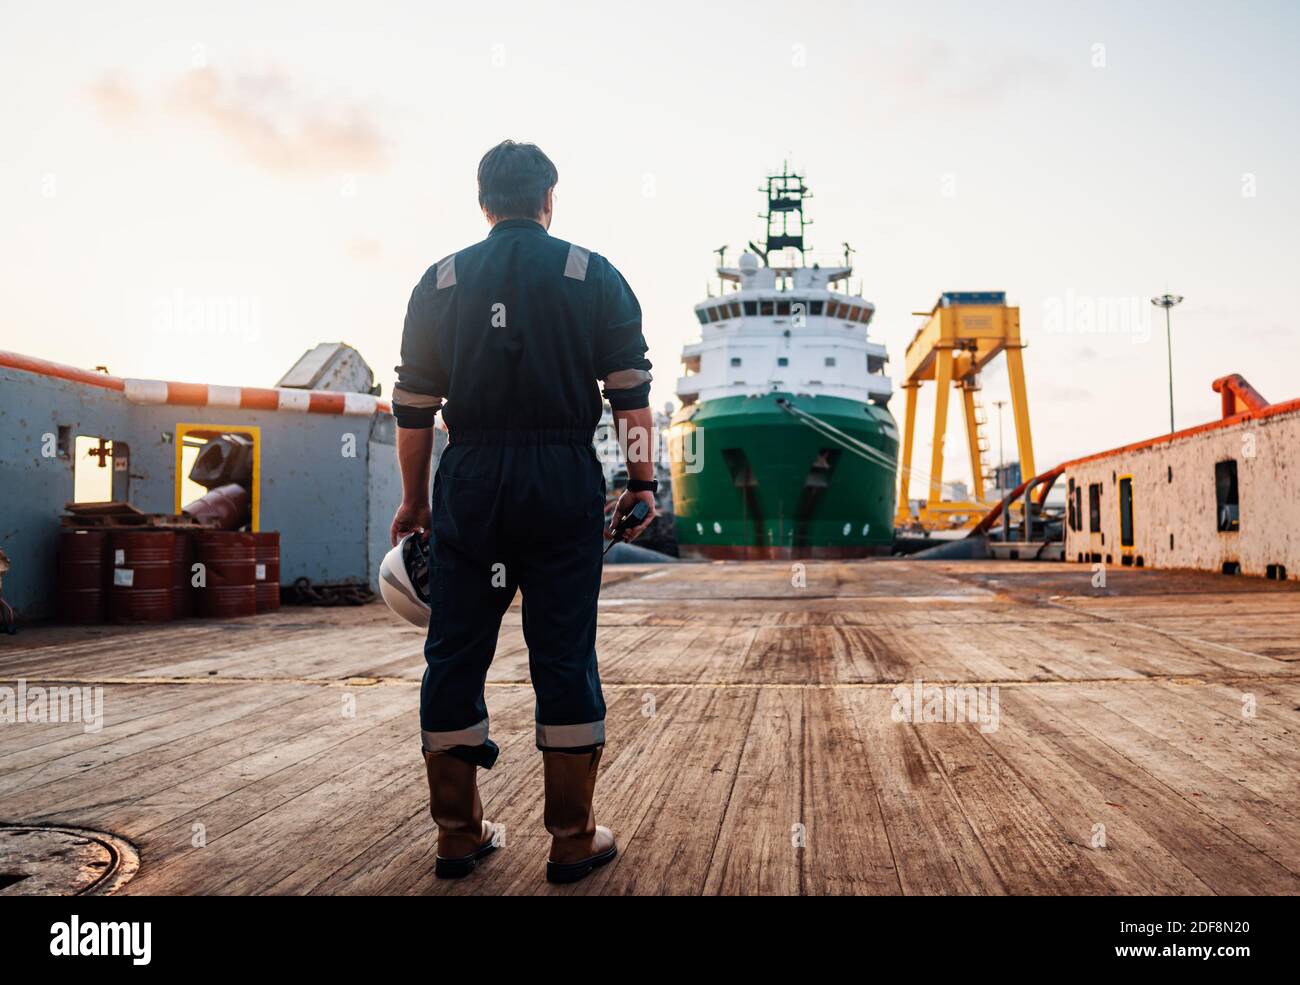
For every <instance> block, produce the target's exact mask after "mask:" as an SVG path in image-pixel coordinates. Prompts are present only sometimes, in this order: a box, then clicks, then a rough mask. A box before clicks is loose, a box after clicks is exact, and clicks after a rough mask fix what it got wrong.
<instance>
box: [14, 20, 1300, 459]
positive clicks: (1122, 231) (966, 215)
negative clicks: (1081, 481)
mask: <svg viewBox="0 0 1300 985" xmlns="http://www.w3.org/2000/svg"><path fill="white" fill-rule="evenodd" d="M181 7H182V5H180V4H175V3H163V2H134V3H132V2H122V3H114V4H111V5H109V4H103V5H97V4H87V3H80V4H69V3H59V2H43V3H14V2H3V3H2V4H0V10H2V11H3V14H2V22H0V86H2V87H3V91H4V92H5V98H4V100H3V102H2V103H0V148H2V150H0V214H2V215H3V222H2V223H0V296H2V297H3V298H4V301H5V310H4V313H3V317H0V348H9V349H16V350H18V351H20V352H24V353H29V354H32V355H37V356H41V357H44V358H48V359H55V360H59V361H65V362H70V363H74V364H77V365H83V366H93V365H96V364H103V365H107V366H108V367H109V368H110V370H111V371H113V372H115V373H117V374H119V375H124V376H138V377H158V378H167V379H181V380H194V381H201V382H211V383H223V384H236V385H238V384H243V385H269V384H272V383H274V382H275V380H276V379H277V378H278V377H279V376H280V374H281V373H283V372H284V371H285V370H286V369H287V368H288V367H289V366H290V365H291V364H292V363H293V361H294V360H295V359H296V358H297V357H298V356H299V355H300V354H301V353H302V351H303V350H305V349H307V348H309V347H310V346H312V345H313V344H315V343H316V342H318V341H338V340H342V341H346V342H348V343H350V344H352V345H354V346H356V347H357V348H358V349H360V350H361V352H362V354H363V355H364V356H365V357H366V358H367V360H368V361H369V362H370V363H371V365H372V366H373V367H374V368H375V371H376V374H377V376H378V378H379V380H380V382H382V383H383V384H384V392H385V394H387V393H388V392H389V391H390V389H391V384H392V378H393V373H392V367H393V365H394V364H395V363H396V361H397V352H398V345H399V340H400V333H401V325H402V316H403V313H404V311H405V306H406V301H407V298H408V296H409V294H410V290H411V287H412V286H413V285H414V284H415V282H416V281H417V280H418V279H419V277H420V275H421V274H422V272H423V271H424V269H425V268H426V267H427V266H428V265H429V264H430V263H432V262H433V261H435V260H437V259H438V258H439V257H441V256H443V255H445V254H447V253H450V252H452V251H453V250H455V249H458V248H460V247H462V246H465V245H467V244H468V243H470V242H472V241H474V240H476V239H478V238H481V236H482V235H483V234H484V233H485V231H486V227H485V226H484V223H483V220H482V218H481V216H480V214H479V212H478V208H477V203H476V201H475V184H474V174H475V167H476V165H477V162H478V159H479V157H480V156H481V155H482V154H483V152H484V151H485V150H486V149H487V148H488V147H490V146H491V145H493V144H494V143H496V142H497V141H499V140H501V139H503V138H505V137H512V138H515V139H519V140H532V141H535V142H537V143H538V144H540V145H541V146H542V147H543V149H544V150H546V152H547V153H548V154H549V155H550V156H551V157H552V158H553V159H554V161H555V162H556V164H557V166H558V168H559V172H560V184H559V187H558V189H557V199H556V217H555V223H554V225H553V227H552V232H553V233H554V234H555V235H557V236H560V237H563V238H565V239H569V240H572V241H575V242H578V243H580V244H582V245H584V246H587V247H589V248H592V249H595V250H598V251H599V252H601V253H603V254H605V255H606V256H608V257H609V258H610V259H611V260H612V261H613V262H614V263H615V264H616V265H617V266H618V267H619V268H620V269H621V270H622V271H623V272H624V274H625V275H626V276H627V278H628V280H629V281H630V282H631V284H632V285H633V287H634V289H635V290H636V291H637V293H638V295H639V296H640V299H641V302H642V307H643V309H644V312H645V334H646V337H647V339H648V340H649V343H650V347H651V352H650V358H651V359H652V361H653V362H654V363H655V367H656V369H655V376H656V383H655V390H654V400H655V402H656V403H657V404H662V403H663V402H665V401H668V400H669V399H671V397H672V391H673V386H674V381H675V378H676V376H677V375H678V373H679V371H680V370H679V361H678V357H679V353H680V349H681V346H682V345H683V344H684V343H686V342H688V341H691V340H692V339H694V338H695V337H696V335H697V331H698V325H697V324H696V322H695V319H694V317H693V315H692V312H691V306H692V305H693V304H694V303H695V302H696V301H698V300H699V299H700V298H701V297H702V296H703V293H704V288H705V285H706V282H707V281H708V280H709V278H710V276H711V272H712V262H713V260H714V257H713V255H712V253H711V251H712V250H713V249H715V248H716V247H718V246H720V245H722V244H723V243H728V244H730V245H731V246H732V248H733V251H734V250H735V249H738V248H739V247H740V246H741V245H742V244H743V243H744V242H745V241H746V240H747V239H750V238H757V237H758V234H759V232H760V229H759V223H758V220H757V219H756V218H755V214H756V213H757V212H758V210H759V207H760V206H761V204H762V201H761V197H760V196H759V194H758V192H757V191H756V189H757V187H758V185H759V183H760V181H761V180H762V178H763V177H764V175H765V174H766V173H767V172H768V171H769V170H771V169H775V168H779V167H780V165H781V162H782V160H784V159H787V158H788V159H789V160H790V162H791V163H792V164H793V165H795V166H796V167H797V168H799V169H800V170H801V171H802V172H803V173H804V174H805V175H806V176H807V180H808V182H809V184H810V186H811V188H812V190H813V192H814V195H815V198H814V199H813V201H812V202H811V203H810V208H809V214H810V217H811V218H812V219H813V220H814V225H813V226H812V228H811V230H810V236H809V239H810V242H811V244H812V246H813V248H814V250H816V251H817V252H820V253H836V252H838V251H839V249H840V243H841V242H842V241H845V240H847V241H849V242H850V243H851V244H852V245H853V246H854V247H855V248H856V249H857V251H858V252H857V256H856V258H855V260H856V266H857V274H858V275H860V277H861V278H862V282H863V289H864V293H865V295H866V296H867V297H868V298H870V299H871V300H872V301H874V303H875V304H876V307H877V312H876V320H875V324H874V327H873V335H874V337H876V338H877V339H879V340H881V341H883V342H885V343H886V344H887V345H888V347H889V349H890V354H891V356H892V359H893V369H894V371H895V373H901V370H902V365H903V352H904V349H905V347H906V344H907V342H908V341H909V340H910V338H911V337H912V334H913V332H914V331H915V330H916V327H917V324H918V319H916V318H914V317H912V315H911V312H913V311H915V310H920V309H924V308H928V307H929V306H930V305H931V303H932V302H933V301H934V299H935V298H936V296H937V295H938V294H939V293H940V292H941V291H944V290H1005V291H1007V292H1008V295H1009V299H1010V301H1011V302H1012V303H1017V304H1019V305H1020V307H1021V324H1022V330H1023V332H1024V335H1025V337H1026V339H1027V340H1028V342H1029V346H1030V347H1029V349H1028V350H1027V352H1026V364H1027V375H1028V386H1029V395H1030V403H1031V411H1032V417H1033V426H1034V430H1035V444H1036V452H1037V459H1038V463H1039V465H1040V466H1042V467H1046V466H1048V465H1051V464H1054V463H1055V462H1058V461H1060V460H1062V459H1064V458H1068V457H1071V456H1074V455H1078V454H1083V453H1086V452H1089V451H1094V450H1100V449H1102V448H1106V447H1110V446H1113V445H1117V444H1122V443H1125V442H1128V441H1132V440H1137V439H1140V438H1145V437H1149V436H1151V435H1154V434H1158V433H1160V432H1161V431H1163V430H1165V429H1167V421H1168V410H1167V399H1168V398H1167V390H1166V375H1165V373H1166V369H1165V347H1164V328H1163V322H1162V321H1148V319H1149V318H1150V317H1151V316H1152V315H1154V314H1156V312H1155V311H1154V309H1151V308H1150V305H1149V304H1147V303H1146V301H1145V299H1146V298H1149V297H1150V296H1152V295H1155V294H1160V293H1164V292H1165V291H1172V292H1175V293H1179V294H1183V295H1185V296H1186V298H1187V300H1186V302H1185V303H1184V304H1183V306H1182V307H1181V308H1179V309H1177V310H1176V311H1175V313H1174V363H1175V388H1176V406H1177V413H1178V422H1179V425H1180V426H1183V425H1189V424H1193V423H1197V422H1200V421H1204V420H1209V419H1211V418H1213V417H1215V416H1217V413H1218V409H1217V399H1218V398H1217V396H1216V395H1215V394H1214V393H1212V392H1211V390H1210V382H1211V380H1212V379H1214V378H1215V377H1216V376H1220V375H1222V374H1224V373H1228V372H1240V373H1242V374H1243V375H1245V376H1246V378H1247V379H1249V380H1250V381H1251V382H1252V383H1253V384H1254V385H1255V386H1256V388H1257V389H1259V390H1260V391H1261V392H1263V394H1264V395H1265V396H1266V397H1268V398H1270V399H1272V400H1282V399H1287V398H1291V397H1295V396H1300V383H1297V382H1295V380H1294V378H1293V377H1294V373H1293V369H1294V367H1295V365H1296V364H1297V357H1298V356H1300V342H1298V341H1297V334H1296V331H1295V330H1294V329H1292V328H1287V320H1288V319H1287V316H1286V315H1285V311H1286V310H1287V309H1288V308H1289V302H1290V297H1289V294H1290V290H1289V287H1288V285H1290V284H1292V283H1293V282H1294V280H1295V269H1296V266H1297V263H1296V260H1297V253H1298V249H1297V245H1296V243H1297V233H1296V230H1297V229H1300V192H1298V191H1297V183H1296V177H1295V176H1296V175H1297V173H1300V136H1298V134H1300V126H1297V123H1298V121H1297V112H1296V106H1297V95H1298V94H1300V93H1298V90H1300V82H1298V81H1297V73H1296V71H1295V69H1294V65H1293V64H1292V62H1293V57H1294V52H1295V50H1296V44H1297V40H1300V30H1298V28H1300V14H1298V13H1297V5H1295V4H1293V3H1290V4H1288V3H1266V2H1249V3H1228V2H1226V0H1225V2H1220V3H1185V2H1183V3H1145V4H1141V5H1136V4H1133V3H1131V2H1118V3H1092V4H1090V3H1042V2H1039V3H994V4H981V5H974V4H969V3H916V2H912V3H895V4H874V3H854V4H849V3H821V4H818V3H816V2H808V3H804V4H799V5H791V4H789V3H788V2H787V3H778V2H769V0H751V2H747V3H736V4H728V5H705V4H698V3H693V4H685V3H681V4H679V3H657V4H635V5H633V4H620V3H614V2H604V3H598V2H595V3H564V4H559V3H557V4H541V3H536V2H531V3H524V2H517V0H501V2H496V3H491V4H488V3H478V4H469V3H466V4H446V3H439V2H436V0H435V2H423V3H383V2H371V3H367V4H362V5H357V4H351V3H349V4H342V3H338V2H330V0H323V2H317V3H313V4H293V5H273V4H266V3H239V2H226V3H222V4H213V5H207V7H206V9H193V10H188V11H185V10H182V9H181ZM733 256H734V252H733ZM855 284H856V277H855ZM1098 304H1100V305H1101V306H1102V307H1104V308H1106V309H1107V310H1109V311H1119V312H1121V314H1119V315H1115V314H1111V315H1108V316H1107V318H1106V319H1103V321H1104V322H1105V324H1104V325H1102V326H1100V327H1105V328H1109V329H1111V330H1110V331H1107V332H1100V331H1097V330H1096V329H1097V327H1098V326H1096V325H1095V324H1090V323H1089V320H1088V312H1089V311H1090V310H1092V308H1093V307H1094V306H1096V305H1098ZM1148 309H1149V310H1148ZM196 310H198V311H202V312H204V313H205V314H204V317H203V318H200V319H198V320H197V321H196V320H195V319H194V317H193V312H194V311H196ZM1131 312H1137V314H1136V315H1134V314H1131ZM1003 396H1005V376H1004V374H1002V373H1001V372H1000V371H997V372H993V373H989V374H987V376H986V379H985V392H984V402H985V403H986V404H987V405H988V406H989V410H990V414H991V416H992V419H993V422H994V426H993V428H992V429H991V432H992V433H991V438H992V440H993V444H994V455H993V457H994V458H996V446H997V435H996V414H995V413H994V411H993V409H992V403H993V401H994V400H997V399H999V398H1001V397H1003ZM930 397H932V393H927V401H926V402H927V403H928V400H929V398H930ZM892 409H893V410H894V411H895V414H896V416H901V413H902V400H901V399H899V400H897V401H895V403H894V404H893V405H892ZM1009 420H1010V418H1009V416H1008V427H1007V433H1008V436H1009V435H1010V434H1011V428H1010V424H1009ZM922 423H923V424H926V426H928V423H927V422H925V421H924V415H923V421H922ZM1008 440H1009V438H1008ZM927 445H928V439H927V438H926V437H925V436H923V437H922V438H921V439H920V441H919V442H918V447H917V458H918V463H919V464H924V463H925V461H926V459H927V458H928V454H929V451H928V447H927ZM947 447H948V450H949V459H950V461H952V460H953V459H954V458H955V457H956V453H957V452H959V450H960V449H961V448H962V447H963V444H962V439H961V437H960V434H959V433H956V432H952V431H950V434H949V439H948V444H947ZM1010 457H1012V455H1011V453H1010V451H1009V450H1008V458H1010ZM965 472H966V469H965V467H964V465H962V466H955V467H954V468H953V469H952V470H950V471H949V474H948V477H949V478H960V477H962V475H963V474H965Z"/></svg>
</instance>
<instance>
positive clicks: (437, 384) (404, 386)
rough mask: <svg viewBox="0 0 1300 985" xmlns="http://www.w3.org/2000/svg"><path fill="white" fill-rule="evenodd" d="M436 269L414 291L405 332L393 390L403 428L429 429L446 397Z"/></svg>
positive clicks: (399, 420) (398, 423)
mask: <svg viewBox="0 0 1300 985" xmlns="http://www.w3.org/2000/svg"><path fill="white" fill-rule="evenodd" d="M436 269H437V268H436V267H431V268H430V269H429V272H428V273H426V274H425V275H424V277H423V278H422V279H421V280H420V283H418V284H417V285H415V290H414V291H412V292H411V301H410V303H409V304H408V305H407V307H406V325H405V327H404V328H403V329H402V363H401V365H400V366H398V367H397V385H396V386H395V387H394V388H393V416H394V417H396V418H397V426H398V427H400V428H427V427H431V426H432V425H433V418H434V415H435V414H437V412H438V409H439V408H440V407H441V406H442V401H443V398H444V397H445V396H446V394H447V375H446V373H445V372H444V371H443V368H442V364H441V361H440V360H439V358H438V325H437V319H436V316H435V310H436V305H435V303H434V302H435V297H434V295H435V292H436V291H437V284H436V279H435V278H436V273H435V271H436Z"/></svg>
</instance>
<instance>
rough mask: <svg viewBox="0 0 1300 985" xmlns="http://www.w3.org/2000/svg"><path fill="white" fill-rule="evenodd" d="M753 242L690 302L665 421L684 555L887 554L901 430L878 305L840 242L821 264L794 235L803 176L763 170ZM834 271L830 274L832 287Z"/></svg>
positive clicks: (800, 229) (722, 253)
mask: <svg viewBox="0 0 1300 985" xmlns="http://www.w3.org/2000/svg"><path fill="white" fill-rule="evenodd" d="M760 191H763V192H765V194H766V198H767V202H766V211H765V212H764V213H762V214H761V216H760V217H761V218H763V219H764V220H765V222H766V237H767V238H766V239H765V240H764V241H763V243H762V244H761V245H760V244H756V243H754V242H752V241H751V242H750V243H749V244H748V249H746V250H745V251H743V252H742V253H741V255H740V258H739V260H738V261H737V264H736V266H734V267H729V266H727V265H726V252H727V251H726V248H725V247H724V248H723V249H721V250H719V251H718V254H719V262H718V268H717V275H718V291H717V293H716V294H711V296H710V297H708V298H706V299H705V300H703V301H701V302H700V303H699V304H697V305H696V306H695V315H696V318H697V319H698V320H699V323H700V340H699V341H698V342H693V343H691V344H689V345H687V346H686V347H685V348H684V349H683V351H682V363H683V366H684V369H685V375H683V376H682V377H680V378H679V379H678V381H677V397H678V399H679V400H680V401H681V403H682V407H681V409H680V410H679V411H678V412H677V413H676V414H675V415H674V416H673V419H672V426H671V428H670V431H669V441H668V445H669V452H670V457H671V463H672V478H673V508H674V512H675V514H676V524H677V541H678V546H679V549H680V551H681V553H682V554H683V555H684V556H696V557H705V558H713V559H742V560H766V559H784V558H816V557H831V558H834V557H863V556H866V555H870V554H882V553H883V554H887V553H889V551H890V548H891V546H892V543H893V535H894V529H893V525H894V504H895V498H896V480H897V475H898V430H897V428H896V427H895V423H894V419H893V417H892V416H891V415H890V413H889V410H888V403H889V397H890V395H891V393H892V384H891V383H890V380H889V377H888V376H887V375H886V374H885V366H886V364H887V362H888V359H889V357H888V354H887V352H886V350H885V347H884V345H882V344H881V343H879V342H874V341H872V340H871V339H870V337H869V335H868V326H869V325H870V323H871V318H872V315H873V314H874V313H875V306H874V305H873V304H872V303H871V302H870V301H867V300H866V299H865V298H863V297H862V296H861V294H860V293H857V294H855V293H852V292H851V290H850V287H849V284H848V280H849V277H850V275H851V274H852V273H853V267H852V265H851V263H850V260H851V257H852V249H851V248H850V247H849V246H848V244H847V243H846V244H844V254H843V261H842V262H839V258H838V257H837V258H836V261H835V262H834V263H832V265H829V266H823V265H822V264H821V263H820V262H818V261H816V260H814V259H813V257H812V255H811V254H810V253H809V251H808V249H807V247H806V245H805V242H804V227H805V225H806V224H807V222H806V220H805V218H804V202H805V200H806V199H808V198H810V197H811V194H810V193H809V191H808V187H807V185H806V184H805V183H804V179H803V177H802V176H801V175H799V174H795V173H792V172H790V170H789V169H788V167H783V168H782V170H781V173H780V174H776V175H771V176H769V177H768V179H767V182H766V185H765V187H763V188H760ZM841 285H842V289H837V288H840V287H841Z"/></svg>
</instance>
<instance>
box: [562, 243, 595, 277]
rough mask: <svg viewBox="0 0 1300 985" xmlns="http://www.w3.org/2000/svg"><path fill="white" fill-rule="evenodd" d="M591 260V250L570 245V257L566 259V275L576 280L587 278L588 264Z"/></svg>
mask: <svg viewBox="0 0 1300 985" xmlns="http://www.w3.org/2000/svg"><path fill="white" fill-rule="evenodd" d="M590 261H591V251H590V250H584V249H583V248H582V247H581V246H574V245H572V244H570V246H569V258H568V259H567V260H565V261H564V276H565V277H572V278H573V279H574V280H586V279H587V264H588V263H589V262H590Z"/></svg>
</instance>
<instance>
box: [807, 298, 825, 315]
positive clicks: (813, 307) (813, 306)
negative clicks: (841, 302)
mask: <svg viewBox="0 0 1300 985" xmlns="http://www.w3.org/2000/svg"><path fill="white" fill-rule="evenodd" d="M824 304H825V302H824V301H809V302H808V314H810V315H820V314H821V313H822V306H823V305H824Z"/></svg>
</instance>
